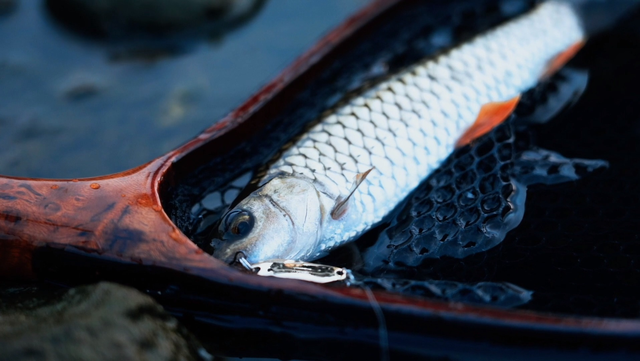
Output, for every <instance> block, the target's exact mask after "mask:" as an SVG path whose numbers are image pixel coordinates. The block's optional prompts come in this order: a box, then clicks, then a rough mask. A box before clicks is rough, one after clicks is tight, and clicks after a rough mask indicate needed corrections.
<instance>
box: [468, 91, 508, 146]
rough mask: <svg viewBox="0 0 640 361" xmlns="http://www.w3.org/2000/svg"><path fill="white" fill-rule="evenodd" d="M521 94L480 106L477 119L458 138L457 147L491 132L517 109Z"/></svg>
mask: <svg viewBox="0 0 640 361" xmlns="http://www.w3.org/2000/svg"><path fill="white" fill-rule="evenodd" d="M519 101H520V95H518V96H517V97H515V98H513V99H510V100H507V101H505V102H495V103H488V104H485V105H483V106H482V108H480V113H479V114H478V118H476V121H475V122H474V123H473V125H471V126H470V127H469V129H467V130H466V131H465V132H464V134H463V135H462V137H460V139H458V142H457V143H456V148H460V147H463V146H465V145H467V144H469V143H471V142H472V141H473V140H475V139H478V138H480V137H481V136H483V135H485V134H487V133H489V131H491V130H492V129H493V128H495V127H497V126H498V125H500V124H501V123H502V122H504V121H505V120H506V119H507V118H508V117H509V115H511V113H513V111H514V110H515V109H516V106H517V105H518V102H519Z"/></svg>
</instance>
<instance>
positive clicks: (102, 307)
mask: <svg viewBox="0 0 640 361" xmlns="http://www.w3.org/2000/svg"><path fill="white" fill-rule="evenodd" d="M20 292H21V293H22V295H19V296H20V297H17V296H16V295H10V294H8V293H11V292H10V291H7V289H3V290H1V291H0V296H1V297H0V360H27V359H28V360H117V361H126V360H196V359H198V360H201V359H203V356H204V355H206V356H209V355H208V354H207V353H206V351H204V349H202V348H201V347H200V346H199V345H198V344H197V341H195V339H194V338H193V337H192V336H190V334H188V332H187V331H186V330H185V329H183V328H182V326H180V325H179V324H178V322H177V320H176V319H175V318H173V317H172V316H171V315H169V314H168V313H167V312H165V311H164V309H163V308H162V307H161V306H160V305H159V304H157V303H156V302H155V301H154V300H153V299H152V298H151V297H149V296H146V295H144V294H142V293H140V292H139V291H137V290H135V289H132V288H128V287H125V286H121V285H117V284H114V283H107V282H101V283H98V284H95V285H90V286H82V287H77V288H73V289H70V290H68V291H66V292H64V293H62V294H60V293H54V294H53V295H51V294H48V296H45V297H43V296H42V295H37V293H38V291H37V290H35V291H33V290H30V289H29V288H26V289H23V290H20ZM20 292H14V293H20ZM207 358H211V357H210V356H209V357H207Z"/></svg>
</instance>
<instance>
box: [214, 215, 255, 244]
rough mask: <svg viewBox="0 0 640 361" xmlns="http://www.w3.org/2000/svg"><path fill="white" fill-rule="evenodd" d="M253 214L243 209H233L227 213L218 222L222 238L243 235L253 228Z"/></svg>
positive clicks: (235, 237) (230, 238) (240, 236)
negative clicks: (219, 222)
mask: <svg viewBox="0 0 640 361" xmlns="http://www.w3.org/2000/svg"><path fill="white" fill-rule="evenodd" d="M253 223H254V219H253V215H252V214H251V213H250V212H248V211H245V210H233V211H231V212H229V213H227V214H226V215H225V216H224V218H223V219H222V223H221V224H220V233H221V234H222V238H223V239H224V240H233V239H239V238H242V237H245V236H246V235H248V234H249V232H251V229H252V228H253Z"/></svg>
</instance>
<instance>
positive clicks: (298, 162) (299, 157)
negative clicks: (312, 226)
mask: <svg viewBox="0 0 640 361" xmlns="http://www.w3.org/2000/svg"><path fill="white" fill-rule="evenodd" d="M583 38H584V33H583V30H582V26H581V24H580V19H579V18H578V16H577V15H576V13H575V12H574V10H573V9H572V7H571V6H570V5H568V4H565V3H562V2H546V3H543V4H541V5H539V6H538V7H536V8H535V9H533V10H532V11H531V12H529V13H527V14H525V15H523V16H521V17H518V18H516V19H514V20H511V21H510V22H507V23H505V24H503V25H501V26H499V27H497V28H495V29H493V30H491V31H488V32H486V33H484V34H481V35H479V36H477V37H475V38H473V39H472V40H470V41H469V42H466V43H464V44H461V45H459V46H457V47H455V48H452V49H451V50H449V51H447V52H445V53H442V54H441V55H439V56H437V57H433V58H430V59H425V60H424V61H422V62H420V63H418V64H415V65H413V66H411V67H409V68H407V69H405V70H403V71H401V72H399V73H397V74H395V75H393V76H391V77H388V78H387V79H386V80H384V81H383V82H381V83H379V84H377V85H375V86H374V87H372V88H369V89H366V90H365V91H363V92H361V93H360V94H358V95H357V96H355V97H351V98H349V99H345V100H344V101H343V102H342V103H341V105H339V106H337V107H335V108H333V109H331V110H330V111H328V112H325V113H324V114H325V115H324V116H323V117H322V119H320V120H319V121H318V123H317V124H316V125H315V126H313V127H312V128H311V129H310V130H309V131H307V133H305V134H304V135H303V136H302V137H301V138H300V139H299V140H298V141H297V142H296V143H295V144H293V145H292V146H290V147H289V148H288V149H287V150H286V151H284V152H283V153H282V156H281V157H280V159H278V160H277V161H276V162H275V163H274V164H273V165H272V166H271V168H270V169H269V170H268V172H267V175H266V176H265V178H264V179H263V182H264V181H266V180H268V179H270V178H272V177H274V176H276V175H281V174H283V173H284V174H291V175H294V176H296V177H301V178H304V179H308V180H309V181H311V182H313V183H314V184H315V185H316V187H317V188H318V189H319V190H321V191H322V192H323V193H325V194H328V195H330V196H331V197H334V198H337V197H338V196H340V195H346V194H349V191H350V189H351V187H352V185H353V183H354V179H355V177H356V175H357V174H358V173H363V172H366V171H367V170H369V169H371V168H374V170H373V171H372V172H371V173H370V174H369V175H368V177H367V178H366V180H365V181H364V182H363V183H362V184H361V185H360V186H359V187H358V189H357V190H356V191H355V192H354V194H353V196H352V199H351V200H350V202H351V203H350V205H349V207H350V208H349V217H348V218H347V220H346V221H344V222H340V223H339V224H337V225H336V224H334V225H332V226H331V227H332V228H331V231H330V232H329V231H328V232H324V233H323V242H322V248H323V249H329V248H331V247H334V246H338V245H340V244H342V243H344V242H347V241H350V240H352V239H354V238H355V237H357V236H358V235H359V234H361V233H362V232H364V231H366V230H367V229H369V228H370V227H372V226H373V225H375V224H376V223H377V222H379V221H380V220H382V218H383V217H384V216H385V215H387V214H388V213H389V212H390V211H391V210H392V209H393V208H394V207H395V206H396V205H398V203H399V202H401V201H402V200H403V198H405V197H406V196H407V195H408V194H409V193H410V192H411V191H412V190H413V189H414V188H415V187H417V186H418V184H419V183H420V182H421V181H422V180H424V179H425V178H426V177H427V176H428V175H429V174H430V173H431V172H432V171H433V170H434V169H436V168H437V167H438V166H439V165H440V163H441V162H442V161H443V160H444V159H445V158H446V157H447V156H449V154H451V152H452V151H453V149H454V147H455V146H456V142H457V141H458V140H459V139H460V138H461V136H462V135H463V134H464V132H465V131H466V130H467V129H468V128H469V127H470V126H471V125H473V124H474V122H475V121H476V119H477V118H478V115H479V114H480V110H481V108H482V107H483V105H486V104H490V103H495V102H503V101H507V100H509V99H513V98H515V97H517V96H518V95H519V94H521V93H522V92H524V91H526V90H527V89H529V88H532V87H533V86H535V85H536V83H537V82H538V81H539V79H540V78H541V77H542V76H544V75H545V72H546V71H547V70H548V68H549V66H550V65H549V64H551V63H552V62H553V60H554V59H555V58H557V57H558V55H559V54H562V53H563V52H564V51H566V50H567V49H569V48H571V47H572V45H574V44H576V43H579V42H580V41H582V40H583ZM326 114H328V115H326Z"/></svg>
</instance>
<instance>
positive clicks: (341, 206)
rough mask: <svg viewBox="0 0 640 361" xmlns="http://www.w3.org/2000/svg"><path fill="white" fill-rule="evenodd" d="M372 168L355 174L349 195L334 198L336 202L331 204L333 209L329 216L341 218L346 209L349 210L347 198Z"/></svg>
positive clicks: (336, 218)
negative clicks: (333, 204)
mask: <svg viewBox="0 0 640 361" xmlns="http://www.w3.org/2000/svg"><path fill="white" fill-rule="evenodd" d="M373 168H375V167H373ZM373 168H371V169H369V170H368V171H366V172H363V173H358V174H356V179H355V181H354V182H353V185H352V186H351V190H350V191H349V195H348V196H346V197H342V196H340V197H338V199H336V204H335V206H333V210H332V211H331V218H333V219H335V220H338V219H340V218H342V217H343V216H344V215H345V213H347V211H348V210H349V198H351V196H352V195H353V192H355V191H356V189H358V187H359V186H360V184H362V182H364V180H365V179H366V178H367V176H368V175H369V173H371V171H372V170H373Z"/></svg>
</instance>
